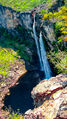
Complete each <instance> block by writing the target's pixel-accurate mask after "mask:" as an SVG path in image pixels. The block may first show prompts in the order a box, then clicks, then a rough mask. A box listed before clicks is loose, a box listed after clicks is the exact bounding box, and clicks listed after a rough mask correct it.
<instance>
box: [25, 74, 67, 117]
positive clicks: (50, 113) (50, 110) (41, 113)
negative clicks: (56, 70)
mask: <svg viewBox="0 0 67 119" xmlns="http://www.w3.org/2000/svg"><path fill="white" fill-rule="evenodd" d="M31 94H32V98H33V99H34V104H35V106H36V108H34V110H29V111H27V112H26V113H25V116H24V118H25V119H67V74H59V75H58V76H56V77H52V78H50V79H49V80H43V81H41V82H40V83H39V84H38V85H37V86H36V87H34V88H33V90H32V92H31Z"/></svg>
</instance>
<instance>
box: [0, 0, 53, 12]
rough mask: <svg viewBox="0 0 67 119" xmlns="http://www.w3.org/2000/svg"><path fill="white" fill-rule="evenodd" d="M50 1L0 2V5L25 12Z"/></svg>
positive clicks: (0, 0)
mask: <svg viewBox="0 0 67 119" xmlns="http://www.w3.org/2000/svg"><path fill="white" fill-rule="evenodd" d="M50 1H52V0H0V3H1V4H2V5H4V6H8V7H11V8H13V9H15V10H17V11H25V10H30V9H32V8H34V7H37V6H38V5H40V4H44V3H45V2H50Z"/></svg>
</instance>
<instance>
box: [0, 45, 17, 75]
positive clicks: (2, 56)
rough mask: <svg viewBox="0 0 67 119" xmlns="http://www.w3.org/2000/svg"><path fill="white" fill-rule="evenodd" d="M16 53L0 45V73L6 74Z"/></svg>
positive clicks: (15, 57) (13, 61)
mask: <svg viewBox="0 0 67 119" xmlns="http://www.w3.org/2000/svg"><path fill="white" fill-rule="evenodd" d="M16 59H17V54H16V52H14V51H13V50H12V49H5V48H2V47H0V74H1V75H3V76H5V75H6V76H7V75H8V73H9V70H10V65H11V64H13V63H15V62H16Z"/></svg>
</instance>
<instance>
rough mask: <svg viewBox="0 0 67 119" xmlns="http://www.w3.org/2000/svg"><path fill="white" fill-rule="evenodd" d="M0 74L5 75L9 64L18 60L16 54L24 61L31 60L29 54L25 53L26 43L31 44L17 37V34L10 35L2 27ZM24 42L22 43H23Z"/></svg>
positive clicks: (8, 69)
mask: <svg viewBox="0 0 67 119" xmlns="http://www.w3.org/2000/svg"><path fill="white" fill-rule="evenodd" d="M0 34H1V37H0V74H1V75H3V76H7V75H8V74H9V71H10V65H12V64H14V63H15V62H16V61H17V60H18V56H19V57H20V58H23V59H24V60H25V61H31V56H30V55H29V54H28V53H27V50H26V48H27V45H28V46H29V48H30V47H32V44H30V43H29V42H27V40H26V41H24V39H22V38H19V37H18V36H17V35H15V36H11V35H10V34H9V33H8V32H7V31H6V30H5V29H4V28H0ZM23 42H24V43H23Z"/></svg>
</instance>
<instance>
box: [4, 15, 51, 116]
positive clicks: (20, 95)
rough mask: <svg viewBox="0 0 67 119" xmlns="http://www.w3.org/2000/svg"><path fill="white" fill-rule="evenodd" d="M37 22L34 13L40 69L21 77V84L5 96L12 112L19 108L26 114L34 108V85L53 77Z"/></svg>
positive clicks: (6, 105)
mask: <svg viewBox="0 0 67 119" xmlns="http://www.w3.org/2000/svg"><path fill="white" fill-rule="evenodd" d="M35 22H36V21H35V15H34V23H33V33H34V39H35V43H36V48H37V55H38V57H39V61H40V69H39V70H37V71H36V70H34V71H28V72H27V73H26V74H25V75H24V76H22V77H21V78H20V79H19V84H18V85H17V86H16V87H12V88H10V95H9V96H6V97H5V99H4V104H5V107H7V109H8V110H10V109H11V110H10V111H11V112H12V111H14V112H17V111H18V109H19V112H20V113H22V114H24V113H25V112H26V111H27V110H29V109H33V108H34V102H33V99H32V98H31V91H32V89H33V87H35V86H36V85H37V84H38V83H39V82H40V81H41V80H43V79H44V80H45V79H49V78H50V77H51V69H50V66H49V63H48V60H47V56H46V50H45V48H44V45H43V39H42V34H41V32H40V38H39V40H38V38H37V35H36V29H35V27H36V26H35ZM36 72H37V73H36ZM40 72H42V73H40ZM39 74H43V75H44V76H41V77H40V75H39ZM31 76H32V77H31ZM19 102H20V103H19ZM5 107H4V108H5ZM4 108H3V109H4Z"/></svg>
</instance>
